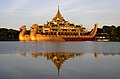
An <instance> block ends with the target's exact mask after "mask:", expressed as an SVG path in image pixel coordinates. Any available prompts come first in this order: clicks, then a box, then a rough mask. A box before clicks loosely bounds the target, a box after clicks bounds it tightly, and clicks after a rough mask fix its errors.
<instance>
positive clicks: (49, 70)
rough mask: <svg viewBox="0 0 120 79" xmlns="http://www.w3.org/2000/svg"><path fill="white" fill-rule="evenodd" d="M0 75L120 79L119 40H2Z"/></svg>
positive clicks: (26, 78)
mask: <svg viewBox="0 0 120 79" xmlns="http://www.w3.org/2000/svg"><path fill="white" fill-rule="evenodd" d="M0 79H120V43H119V42H0Z"/></svg>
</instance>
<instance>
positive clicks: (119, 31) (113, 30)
mask: <svg viewBox="0 0 120 79" xmlns="http://www.w3.org/2000/svg"><path fill="white" fill-rule="evenodd" d="M97 33H99V34H100V33H101V34H102V33H106V34H108V36H109V40H110V41H120V26H118V27H116V26H114V25H112V26H106V25H105V26H103V27H102V28H98V31H97Z"/></svg>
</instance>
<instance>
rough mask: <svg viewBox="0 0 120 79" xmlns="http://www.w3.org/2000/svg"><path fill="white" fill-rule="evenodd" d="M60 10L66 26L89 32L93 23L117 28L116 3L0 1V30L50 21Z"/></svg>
mask: <svg viewBox="0 0 120 79" xmlns="http://www.w3.org/2000/svg"><path fill="white" fill-rule="evenodd" d="M58 6H59V8H60V11H61V14H62V15H63V17H64V18H65V19H66V20H67V21H69V22H70V23H75V24H83V25H84V26H85V27H86V28H88V29H92V28H93V27H94V24H95V23H98V25H99V27H100V28H101V27H102V26H104V25H109V26H111V25H115V26H119V25H120V0H0V28H12V29H17V30H18V29H19V28H20V26H22V25H24V24H25V25H26V26H27V29H29V28H30V26H31V25H32V24H36V23H37V24H39V25H43V24H45V23H46V22H47V21H51V20H52V18H53V17H54V16H55V14H56V13H57V10H58Z"/></svg>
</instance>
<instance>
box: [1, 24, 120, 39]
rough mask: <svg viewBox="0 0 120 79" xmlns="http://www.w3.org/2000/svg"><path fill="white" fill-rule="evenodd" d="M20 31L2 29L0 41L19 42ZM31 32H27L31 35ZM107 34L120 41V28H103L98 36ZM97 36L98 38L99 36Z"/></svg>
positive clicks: (98, 31) (99, 30) (110, 37)
mask: <svg viewBox="0 0 120 79" xmlns="http://www.w3.org/2000/svg"><path fill="white" fill-rule="evenodd" d="M19 33H20V30H14V29H7V28H0V41H18V40H19ZM29 33H30V31H29V30H28V31H27V34H29ZM102 33H106V34H108V36H109V39H110V41H120V26H118V27H116V26H114V25H112V26H103V27H102V28H98V30H97V34H102ZM97 34H96V36H97Z"/></svg>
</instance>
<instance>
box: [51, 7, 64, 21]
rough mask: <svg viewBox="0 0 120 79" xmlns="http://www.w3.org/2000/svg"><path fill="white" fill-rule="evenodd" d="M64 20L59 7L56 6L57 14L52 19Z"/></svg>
mask: <svg viewBox="0 0 120 79" xmlns="http://www.w3.org/2000/svg"><path fill="white" fill-rule="evenodd" d="M58 20H59V21H64V18H63V17H62V15H61V13H60V9H59V6H58V11H57V14H56V15H55V17H54V18H53V19H52V21H58Z"/></svg>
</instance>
